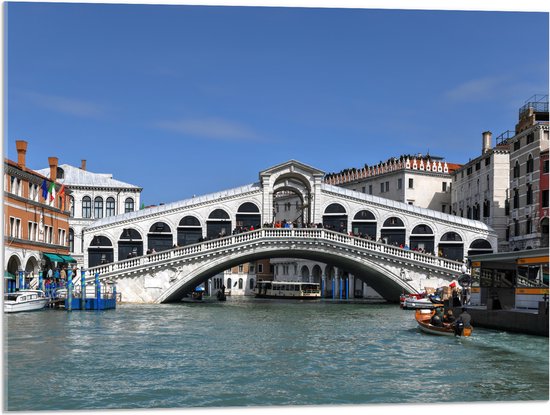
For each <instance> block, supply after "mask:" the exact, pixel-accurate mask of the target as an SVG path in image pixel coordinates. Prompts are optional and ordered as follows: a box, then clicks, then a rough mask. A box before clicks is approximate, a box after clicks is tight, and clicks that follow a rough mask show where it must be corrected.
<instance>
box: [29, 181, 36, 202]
mask: <svg viewBox="0 0 550 415" xmlns="http://www.w3.org/2000/svg"><path fill="white" fill-rule="evenodd" d="M29 199H30V200H34V201H35V202H38V185H37V184H33V183H29Z"/></svg>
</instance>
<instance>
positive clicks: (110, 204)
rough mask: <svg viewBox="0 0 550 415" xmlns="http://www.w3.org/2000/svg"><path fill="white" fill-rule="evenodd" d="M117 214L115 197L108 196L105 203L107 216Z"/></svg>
mask: <svg viewBox="0 0 550 415" xmlns="http://www.w3.org/2000/svg"><path fill="white" fill-rule="evenodd" d="M115 215H116V204H115V198H114V197H108V198H107V201H106V203H105V216H115Z"/></svg>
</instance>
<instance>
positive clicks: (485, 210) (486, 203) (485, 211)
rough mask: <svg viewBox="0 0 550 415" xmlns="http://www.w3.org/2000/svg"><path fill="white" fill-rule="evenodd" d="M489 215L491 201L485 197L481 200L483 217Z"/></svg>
mask: <svg viewBox="0 0 550 415" xmlns="http://www.w3.org/2000/svg"><path fill="white" fill-rule="evenodd" d="M489 216H491V202H489V201H488V200H487V199H485V201H484V202H483V217H484V218H488V217H489Z"/></svg>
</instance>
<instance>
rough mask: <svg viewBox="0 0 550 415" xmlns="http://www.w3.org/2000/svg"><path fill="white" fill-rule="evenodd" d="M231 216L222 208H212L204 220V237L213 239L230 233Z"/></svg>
mask: <svg viewBox="0 0 550 415" xmlns="http://www.w3.org/2000/svg"><path fill="white" fill-rule="evenodd" d="M231 231H232V229H231V218H230V217H229V214H228V213H227V212H226V211H225V210H223V209H214V210H213V211H212V212H211V213H210V215H209V216H208V220H207V221H206V238H207V239H215V238H220V237H223V236H228V235H231Z"/></svg>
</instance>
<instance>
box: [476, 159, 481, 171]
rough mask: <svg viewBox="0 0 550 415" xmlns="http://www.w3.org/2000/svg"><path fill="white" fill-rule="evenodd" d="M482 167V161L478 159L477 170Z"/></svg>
mask: <svg viewBox="0 0 550 415" xmlns="http://www.w3.org/2000/svg"><path fill="white" fill-rule="evenodd" d="M480 168H481V162H479V161H478V162H477V163H476V171H478V170H479V169H480Z"/></svg>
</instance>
